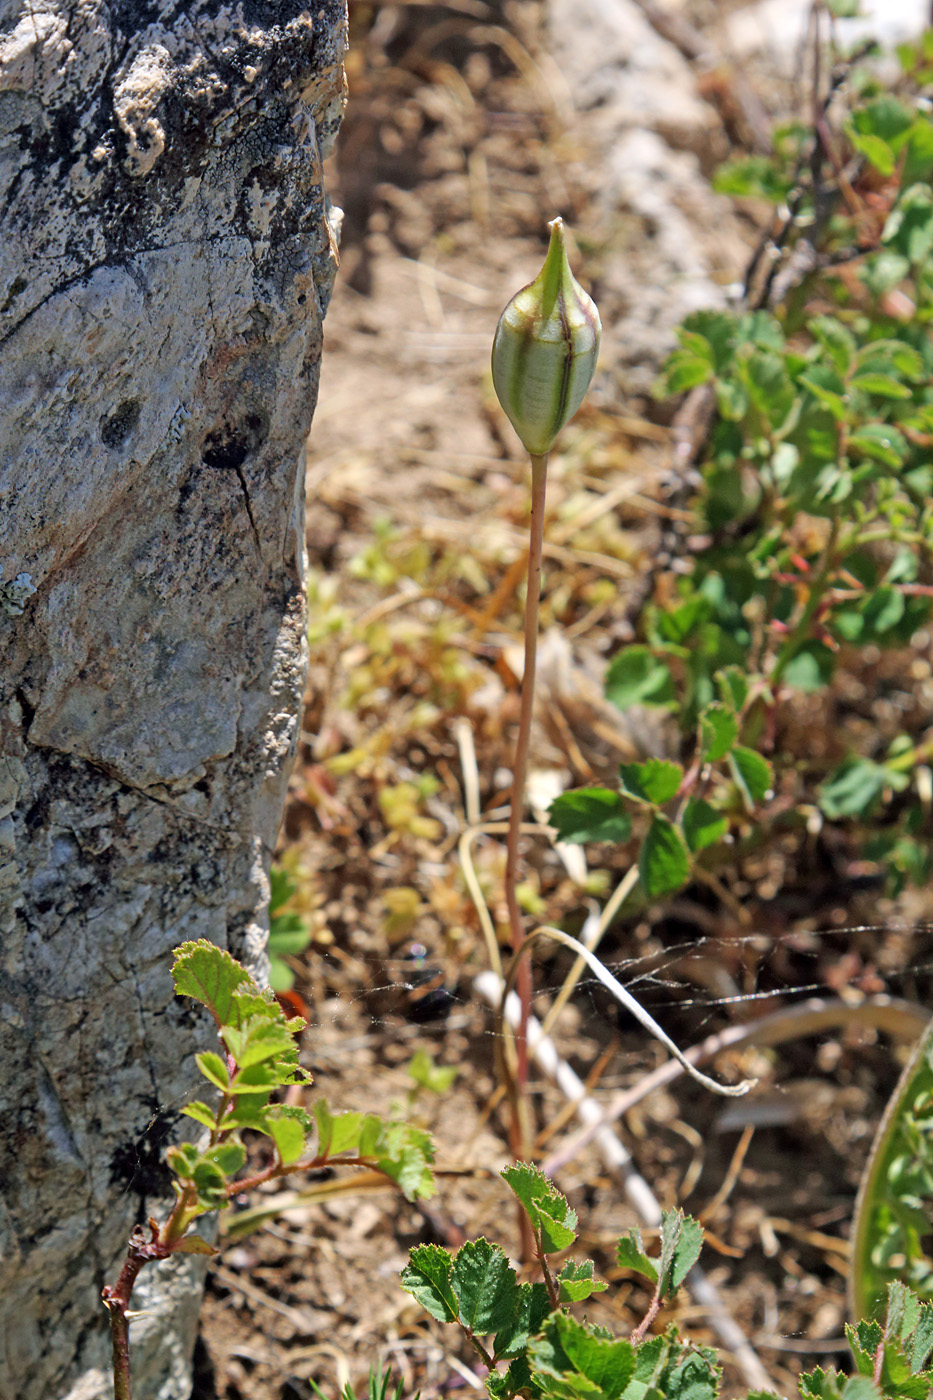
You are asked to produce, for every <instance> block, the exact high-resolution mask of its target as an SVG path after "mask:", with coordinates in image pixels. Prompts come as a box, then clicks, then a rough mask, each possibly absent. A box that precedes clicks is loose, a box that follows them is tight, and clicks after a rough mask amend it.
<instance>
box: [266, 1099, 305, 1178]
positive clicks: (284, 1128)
mask: <svg viewBox="0 0 933 1400" xmlns="http://www.w3.org/2000/svg"><path fill="white" fill-rule="evenodd" d="M279 1107H282V1106H281V1105H279ZM268 1121H269V1136H270V1137H271V1138H272V1141H273V1142H274V1143H275V1150H276V1152H277V1153H278V1154H279V1160H280V1162H281V1163H282V1165H283V1166H286V1167H289V1166H291V1165H292V1163H293V1162H297V1161H299V1160H300V1159H301V1157H302V1156H303V1155H304V1150H305V1144H306V1142H307V1131H306V1129H305V1126H304V1124H303V1123H302V1122H301V1120H300V1119H296V1118H293V1117H291V1116H290V1115H289V1116H288V1117H285V1116H280V1115H279V1114H275V1115H270V1117H269V1120H268Z"/></svg>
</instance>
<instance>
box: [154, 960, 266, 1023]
mask: <svg viewBox="0 0 933 1400" xmlns="http://www.w3.org/2000/svg"><path fill="white" fill-rule="evenodd" d="M172 978H173V980H174V983H175V994H176V996H180V997H192V998H193V999H194V1000H195V1001H199V1002H200V1003H201V1005H202V1006H206V1007H207V1009H208V1011H209V1012H210V1013H211V1015H212V1016H213V1017H214V1020H215V1021H216V1022H217V1024H218V1026H222V1025H224V1024H225V1023H226V1022H227V1021H229V1019H230V1007H231V1004H232V997H233V993H234V992H235V991H236V989H237V988H238V987H242V986H243V985H244V984H249V982H250V978H249V974H248V973H247V972H246V971H245V969H244V968H242V967H241V966H240V964H239V963H238V962H237V961H236V960H235V959H234V958H232V957H231V956H230V954H229V953H225V952H224V951H223V950H222V949H220V948H218V947H217V946H216V945H215V944H213V943H208V941H207V939H206V938H201V939H199V940H198V941H197V942H196V943H182V945H181V946H180V947H179V948H176V949H175V955H174V962H173V964H172Z"/></svg>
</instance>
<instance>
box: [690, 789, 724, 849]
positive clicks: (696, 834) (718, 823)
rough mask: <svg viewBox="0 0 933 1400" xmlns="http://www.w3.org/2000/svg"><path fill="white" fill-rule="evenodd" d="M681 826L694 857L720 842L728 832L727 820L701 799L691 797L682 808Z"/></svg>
mask: <svg viewBox="0 0 933 1400" xmlns="http://www.w3.org/2000/svg"><path fill="white" fill-rule="evenodd" d="M681 825H682V827H683V833H684V837H685V839H686V842H687V845H688V847H689V848H690V850H691V852H692V853H693V854H694V855H696V853H697V852H698V851H703V850H705V849H706V847H707V846H714V845H715V844H716V842H717V841H721V840H722V838H723V837H724V836H725V835H726V833H727V832H728V830H729V819H728V817H724V816H723V815H722V813H721V812H717V811H716V809H715V807H711V806H710V804H709V803H708V802H707V801H705V800H704V799H703V798H702V797H691V799H690V801H689V802H688V803H687V805H686V807H685V808H684V814H683V817H682V818H681Z"/></svg>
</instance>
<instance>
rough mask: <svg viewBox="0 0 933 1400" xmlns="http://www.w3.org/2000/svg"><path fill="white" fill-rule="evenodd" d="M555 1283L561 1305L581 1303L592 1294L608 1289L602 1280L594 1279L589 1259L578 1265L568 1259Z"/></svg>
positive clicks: (591, 1262)
mask: <svg viewBox="0 0 933 1400" xmlns="http://www.w3.org/2000/svg"><path fill="white" fill-rule="evenodd" d="M557 1283H558V1286H559V1288H560V1301H561V1302H562V1303H582V1302H583V1300H584V1299H585V1298H589V1297H590V1296H591V1295H592V1294H593V1293H604V1292H605V1291H606V1289H607V1288H608V1287H609V1285H608V1284H607V1283H604V1282H603V1280H602V1279H600V1278H596V1276H595V1274H594V1273H593V1261H592V1260H591V1259H586V1260H582V1261H581V1262H579V1263H575V1262H574V1261H573V1260H572V1259H568V1260H567V1263H566V1264H565V1265H564V1267H563V1268H562V1269H561V1271H560V1273H559V1274H558V1275H557Z"/></svg>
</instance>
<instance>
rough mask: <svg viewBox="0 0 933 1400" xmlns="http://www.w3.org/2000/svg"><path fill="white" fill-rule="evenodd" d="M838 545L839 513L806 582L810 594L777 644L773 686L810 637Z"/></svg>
mask: <svg viewBox="0 0 933 1400" xmlns="http://www.w3.org/2000/svg"><path fill="white" fill-rule="evenodd" d="M839 554H840V549H839V517H838V516H834V517H833V522H832V525H831V526H830V530H829V537H828V539H827V541H826V544H825V546H824V548H823V556H822V558H821V560H820V564H819V568H818V569H817V571H816V574H815V575H814V577H813V582H812V583H811V584H810V595H809V597H808V598H807V601H806V603H805V604H804V606H803V608H802V609H801V611H800V615H799V617H798V618H797V621H796V622H795V623H794V627H793V630H792V632H791V634H790V636H789V637H788V638H787V639H786V641H785V642H784V645H783V646H782V647H781V650H780V653H779V654H778V658H777V660H776V661H775V663H774V669H773V670H772V672H771V674H770V676H769V677H768V679H769V681H770V682H771V685H772V686H773V687H774V688H775V689H776V688H777V686H778V685H779V684H780V682H781V680H782V679H783V677H784V672H785V671H786V670H787V668H788V666H789V665H790V663H791V662H792V661H793V659H794V657H795V656H796V655H797V653H798V652H799V651H800V648H801V647H802V646H803V645H804V644H805V643H806V642H808V641H809V640H810V626H811V623H812V622H813V619H814V618H815V617H816V615H817V613H818V612H819V610H820V604H821V603H822V602H823V598H824V596H825V594H826V592H827V590H828V588H829V580H830V578H831V577H832V573H833V570H834V569H835V568H836V564H837V561H838V557H839Z"/></svg>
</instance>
